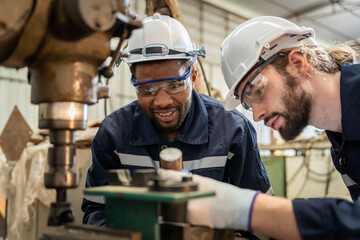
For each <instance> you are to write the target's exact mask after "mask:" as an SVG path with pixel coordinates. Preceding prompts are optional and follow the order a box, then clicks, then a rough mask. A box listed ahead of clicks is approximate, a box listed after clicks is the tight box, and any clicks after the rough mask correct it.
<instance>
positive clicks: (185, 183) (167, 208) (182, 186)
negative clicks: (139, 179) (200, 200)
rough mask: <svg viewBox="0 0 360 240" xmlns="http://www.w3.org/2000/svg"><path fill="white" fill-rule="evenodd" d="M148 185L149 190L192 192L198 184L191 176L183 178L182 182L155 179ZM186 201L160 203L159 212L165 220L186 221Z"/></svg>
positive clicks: (196, 188)
mask: <svg viewBox="0 0 360 240" xmlns="http://www.w3.org/2000/svg"><path fill="white" fill-rule="evenodd" d="M151 182H152V186H150V190H151V191H159V192H192V191H197V190H198V184H197V183H195V182H193V181H192V179H191V178H187V177H185V178H183V179H182V182H174V181H166V180H163V179H155V180H153V181H151ZM186 210H187V203H186V202H185V203H162V204H160V212H161V216H162V218H163V221H165V222H186Z"/></svg>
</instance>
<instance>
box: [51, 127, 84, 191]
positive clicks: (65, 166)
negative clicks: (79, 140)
mask: <svg viewBox="0 0 360 240" xmlns="http://www.w3.org/2000/svg"><path fill="white" fill-rule="evenodd" d="M50 142H51V143H53V144H54V146H53V147H52V148H49V150H48V162H49V170H48V171H47V172H46V173H45V186H46V187H48V188H56V189H57V190H60V189H62V188H64V189H65V188H75V187H77V186H78V185H79V178H80V175H79V172H78V171H76V169H75V164H76V157H75V156H76V146H75V135H74V131H73V130H50Z"/></svg>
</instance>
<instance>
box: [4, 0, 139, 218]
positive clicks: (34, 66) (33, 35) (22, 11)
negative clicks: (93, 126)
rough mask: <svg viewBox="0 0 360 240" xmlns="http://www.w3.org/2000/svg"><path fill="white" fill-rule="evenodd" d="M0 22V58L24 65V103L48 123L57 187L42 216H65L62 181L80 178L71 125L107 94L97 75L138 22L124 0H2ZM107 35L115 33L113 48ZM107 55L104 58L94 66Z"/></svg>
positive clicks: (49, 183) (68, 213) (79, 126)
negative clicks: (27, 87) (28, 95)
mask: <svg viewBox="0 0 360 240" xmlns="http://www.w3.org/2000/svg"><path fill="white" fill-rule="evenodd" d="M0 26H1V28H0V46H1V48H0V64H1V65H2V66H5V67H9V68H22V67H28V81H29V83H30V85H31V103H33V104H38V105H39V125H38V126H39V128H40V129H49V130H50V143H51V144H52V147H50V148H49V152H48V164H49V170H48V171H47V172H46V173H45V186H46V187H47V188H54V189H56V192H57V194H56V202H54V203H52V204H51V211H50V216H49V219H48V224H49V225H61V224H64V223H67V222H72V221H73V220H74V217H73V210H72V206H71V204H70V203H69V202H67V201H66V189H68V188H75V187H77V186H78V184H79V172H78V171H77V170H76V169H75V163H76V158H75V130H84V129H86V123H87V106H88V105H91V104H94V103H97V102H98V99H99V98H104V97H109V94H110V90H109V88H108V87H107V86H103V85H102V84H101V81H100V77H101V75H104V76H105V77H107V78H110V77H112V67H114V65H115V61H116V59H117V58H118V57H119V56H120V55H121V54H122V53H121V46H122V43H123V41H124V39H127V38H128V37H129V36H130V34H131V31H132V29H134V28H138V27H140V26H141V24H140V22H138V21H135V17H134V16H132V15H131V14H130V13H129V2H128V1H126V0H53V1H48V0H37V1H35V0H17V1H15V2H14V1H8V0H5V1H2V2H1V7H0ZM113 37H117V38H120V41H119V43H118V47H117V48H116V49H114V50H112V49H110V40H111V39H112V38H113ZM109 56H111V57H112V60H111V63H110V65H109V66H105V67H101V65H102V63H103V62H104V61H105V60H106V59H107V58H108V57H109Z"/></svg>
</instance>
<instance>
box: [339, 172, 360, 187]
mask: <svg viewBox="0 0 360 240" xmlns="http://www.w3.org/2000/svg"><path fill="white" fill-rule="evenodd" d="M341 177H342V179H343V181H344V183H345V185H346V186H347V187H350V186H352V185H357V183H356V182H355V181H354V180H352V179H351V177H349V175H347V174H343V175H341Z"/></svg>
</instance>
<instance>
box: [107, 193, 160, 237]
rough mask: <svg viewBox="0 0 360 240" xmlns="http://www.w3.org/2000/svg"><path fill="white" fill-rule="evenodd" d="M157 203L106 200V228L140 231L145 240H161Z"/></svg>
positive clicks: (110, 198) (108, 198) (117, 199)
mask: <svg viewBox="0 0 360 240" xmlns="http://www.w3.org/2000/svg"><path fill="white" fill-rule="evenodd" d="M157 209H158V208H157V203H156V202H152V201H141V200H129V199H123V198H112V197H107V198H106V205H105V214H106V226H107V227H110V228H117V229H123V230H124V229H125V230H131V231H140V232H141V234H142V239H143V240H160V224H159V221H158V210H157Z"/></svg>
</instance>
